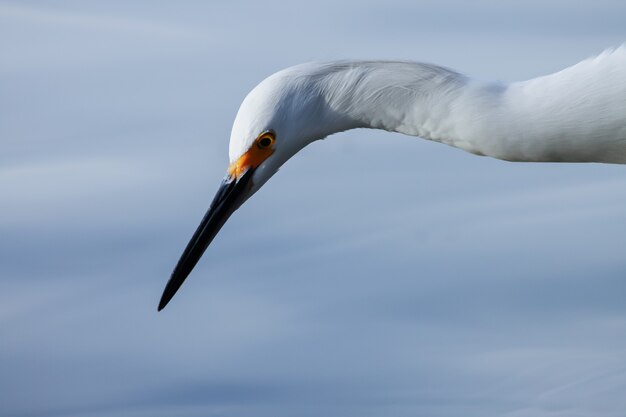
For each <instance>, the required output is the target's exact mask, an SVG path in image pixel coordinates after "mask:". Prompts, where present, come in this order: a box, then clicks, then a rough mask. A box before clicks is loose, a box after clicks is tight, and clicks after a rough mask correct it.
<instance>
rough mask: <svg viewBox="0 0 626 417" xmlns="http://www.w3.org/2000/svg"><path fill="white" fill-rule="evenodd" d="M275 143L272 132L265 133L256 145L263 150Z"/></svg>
mask: <svg viewBox="0 0 626 417" xmlns="http://www.w3.org/2000/svg"><path fill="white" fill-rule="evenodd" d="M273 143H274V134H273V133H271V132H267V133H263V134H262V135H261V136H259V138H258V139H257V140H256V144H257V146H258V147H259V148H261V149H267V148H269V147H270V146H272V144H273Z"/></svg>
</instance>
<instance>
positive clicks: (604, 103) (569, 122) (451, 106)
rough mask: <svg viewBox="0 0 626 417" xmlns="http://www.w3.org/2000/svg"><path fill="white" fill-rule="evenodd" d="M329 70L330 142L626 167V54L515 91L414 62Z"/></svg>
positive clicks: (325, 93) (322, 89)
mask: <svg viewBox="0 0 626 417" xmlns="http://www.w3.org/2000/svg"><path fill="white" fill-rule="evenodd" d="M320 68H321V69H322V70H323V71H322V72H321V73H320V74H318V77H313V78H314V79H315V80H316V81H315V82H316V86H317V88H316V90H317V91H318V92H319V93H320V94H321V96H322V97H323V100H324V102H325V104H326V106H325V107H326V111H325V117H324V123H325V124H326V126H329V129H330V131H324V132H321V134H320V136H325V135H328V134H331V133H335V132H338V131H343V130H347V129H351V128H358V127H369V128H374V129H384V130H387V131H394V132H400V133H404V134H407V135H413V136H420V137H422V138H425V139H431V140H435V141H438V142H442V143H445V144H448V145H451V146H455V147H458V148H461V149H464V150H466V151H469V152H472V153H476V154H479V155H488V156H492V157H495V158H499V159H505V160H512V161H544V162H546V161H555V162H565V161H567V162H611V163H626V48H624V47H622V48H619V49H617V50H615V51H613V52H612V53H611V52H607V53H604V54H602V55H600V56H599V57H597V58H595V59H593V60H587V61H583V62H581V63H579V64H577V65H575V66H573V67H570V68H567V69H565V70H563V71H561V72H558V73H555V74H552V75H549V76H545V77H540V78H536V79H532V80H529V81H525V82H520V83H513V84H510V85H505V84H499V83H481V82H477V81H474V80H472V79H470V78H468V77H466V76H464V75H461V74H458V73H456V72H454V71H451V70H448V69H445V68H442V67H438V66H433V65H427V64H418V63H407V62H335V63H329V64H323V65H322V67H320Z"/></svg>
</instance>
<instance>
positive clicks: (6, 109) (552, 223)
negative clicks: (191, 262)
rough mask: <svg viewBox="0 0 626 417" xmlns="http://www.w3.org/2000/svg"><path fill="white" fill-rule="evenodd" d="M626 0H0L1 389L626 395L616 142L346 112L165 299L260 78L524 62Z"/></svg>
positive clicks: (592, 27) (401, 401)
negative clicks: (429, 129)
mask: <svg viewBox="0 0 626 417" xmlns="http://www.w3.org/2000/svg"><path fill="white" fill-rule="evenodd" d="M624 21H626V3H624V2H623V1H621V0H619V1H617V0H616V1H610V0H601V1H593V2H591V1H580V2H571V1H536V0H530V1H526V2H524V3H523V4H522V3H521V2H511V3H507V2H496V1H490V0H481V1H475V2H463V1H459V0H457V1H454V0H453V1H419V2H418V1H404V0H388V1H385V2H375V1H369V0H361V1H356V0H351V1H345V2H340V1H330V0H319V1H316V2H284V1H273V0H266V1H262V2H252V1H237V0H234V1H228V2H226V1H224V2H217V1H216V2H200V1H187V2H151V1H135V2H83V1H71V0H60V1H47V2H36V1H19V2H17V1H14V2H0V51H1V57H2V59H1V60H0V138H1V139H0V140H1V144H2V152H0V195H1V198H0V415H2V416H13V417H21V416H24V417H25V416H105V417H113V416H120V417H121V416H131V417H132V416H136V417H139V416H156V417H159V416H173V415H175V416H182V417H187V416H218V415H219V416H278V417H280V416H342V417H343V416H360V417H361V416H428V417H452V416H464V417H473V416H476V417H478V416H481V417H482V416H494V415H498V416H509V417H527V416H528V417H530V416H533V417H537V416H539V417H543V416H550V417H555V416H558V417H564V416H568V417H569V416H576V417H580V416H590V417H591V416H593V417H598V416H602V417H605V416H624V415H625V414H624V413H626V411H624V410H626V395H624V393H625V392H626V258H625V257H624V247H626V233H625V232H626V193H625V192H624V190H625V189H626V169H625V168H624V167H623V166H610V165H601V164H561V165H559V164H515V163H507V162H502V161H498V160H493V159H488V158H481V157H477V156H473V155H470V154H467V153H464V152H462V151H459V150H456V149H452V148H449V147H446V146H444V145H440V144H435V143H431V142H428V141H424V140H417V139H414V138H409V137H405V136H401V135H398V134H390V133H386V132H382V131H367V130H355V131H350V132H346V133H342V134H340V135H336V136H335V137H332V138H330V139H328V140H325V141H320V142H317V143H315V144H313V145H311V146H310V147H307V148H306V149H305V150H304V151H303V152H302V153H300V154H298V155H297V156H296V157H295V158H294V159H293V160H292V161H290V162H289V163H287V164H286V165H285V166H284V167H283V169H281V172H280V173H279V174H277V175H276V176H275V177H274V178H273V179H272V180H271V181H270V182H269V183H268V184H267V185H266V186H265V187H264V189H263V190H262V191H260V192H259V193H258V194H256V195H255V196H254V197H253V198H252V199H251V200H249V201H248V202H247V203H246V204H245V205H244V206H243V207H242V208H241V209H240V210H239V211H238V212H237V213H236V214H235V215H234V216H233V217H232V218H231V220H230V221H229V223H228V224H227V225H226V226H225V227H224V229H223V230H222V232H221V233H220V235H219V236H218V237H217V239H216V240H215V242H214V243H213V245H212V246H211V248H209V250H208V251H207V253H206V254H205V256H204V258H203V259H202V261H201V262H200V263H199V265H198V266H197V268H196V270H195V271H194V273H193V274H192V275H191V277H190V278H189V279H188V280H187V282H186V283H185V285H184V286H183V287H182V289H181V291H180V292H179V293H178V295H177V296H176V297H175V298H174V300H173V302H172V303H170V305H169V306H168V307H167V308H166V309H165V310H164V311H163V312H161V313H157V311H156V306H157V302H158V299H159V297H160V295H161V291H162V289H163V287H164V285H165V282H166V281H167V279H168V277H169V274H170V272H171V270H172V268H173V267H174V265H175V263H176V261H177V260H178V257H179V255H180V254H181V253H182V250H183V248H184V246H185V245H186V243H187V241H188V240H189V238H190V237H191V234H192V233H193V231H194V230H195V227H196V226H197V224H198V223H199V221H200V218H201V217H202V215H203V214H204V212H205V210H206V208H207V206H208V204H209V202H210V199H211V198H212V196H213V193H214V192H215V190H216V189H217V186H218V185H219V182H220V180H221V178H222V177H223V175H224V172H225V169H226V166H227V163H228V157H227V154H228V151H227V149H228V138H229V135H230V128H231V125H232V121H233V119H234V116H235V114H236V111H237V109H238V106H239V104H240V102H241V100H242V99H243V97H244V96H245V95H246V94H247V92H248V91H249V90H250V89H252V88H253V87H254V86H255V85H256V84H257V83H258V82H259V81H260V80H262V79H263V78H264V77H266V76H268V75H269V74H271V73H273V72H274V71H277V70H279V69H282V68H284V67H286V66H290V65H293V64H297V63H301V62H305V61H311V60H327V59H335V58H364V59H365V58H376V59H410V60H417V61H426V62H433V63H437V64H441V65H444V66H449V67H452V68H454V69H457V70H459V71H461V72H464V73H467V74H469V75H472V76H476V77H479V78H484V79H499V80H502V81H516V80H522V79H527V78H531V77H534V76H537V75H542V74H545V73H549V72H553V71H557V70H559V69H561V68H564V67H566V66H568V65H571V64H574V63H576V62H578V61H579V60H581V59H584V58H586V57H589V56H592V55H594V54H597V53H599V52H601V51H602V50H603V49H604V48H606V47H610V46H617V45H619V44H621V43H622V42H624V40H625V39H626V32H625V30H624Z"/></svg>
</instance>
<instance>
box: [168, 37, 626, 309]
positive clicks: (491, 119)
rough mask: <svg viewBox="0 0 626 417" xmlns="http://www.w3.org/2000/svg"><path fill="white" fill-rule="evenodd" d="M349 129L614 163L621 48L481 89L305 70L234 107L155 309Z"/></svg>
mask: <svg viewBox="0 0 626 417" xmlns="http://www.w3.org/2000/svg"><path fill="white" fill-rule="evenodd" d="M354 128H371V129H382V130H386V131H390V132H398V133H403V134H406V135H411V136H419V137H421V138H424V139H429V140H433V141H437V142H441V143H444V144H447V145H450V146H454V147H457V148H460V149H463V150H465V151H468V152H471V153H473V154H477V155H484V156H490V157H493V158H498V159H503V160H507V161H532V162H604V163H616V164H624V163H626V45H622V46H621V47H618V48H616V49H612V50H606V51H604V52H603V53H601V54H600V55H598V56H596V57H593V58H590V59H587V60H584V61H582V62H579V63H578V64H576V65H573V66H571V67H568V68H566V69H564V70H562V71H559V72H556V73H553V74H550V75H546V76H542V77H537V78H533V79H530V80H527V81H522V82H515V83H510V84H506V83H501V82H485V81H478V80H475V79H472V78H470V77H468V76H465V75H463V74H461V73H458V72H456V71H453V70H450V69H448V68H444V67H441V66H437V65H432V64H425V63H416V62H400V61H352V60H343V61H333V62H323V63H319V62H318V63H307V64H302V65H297V66H294V67H291V68H287V69H285V70H282V71H279V72H277V73H275V74H273V75H271V76H270V77H268V78H266V79H265V80H264V81H262V82H261V83H260V84H259V85H258V86H256V87H255V88H254V89H253V90H252V91H251V92H250V93H249V94H248V95H247V96H246V98H245V99H244V101H243V102H242V104H241V107H240V108H239V111H238V113H237V116H236V118H235V121H234V124H233V128H232V132H231V136H230V146H229V157H230V165H229V167H228V170H227V173H226V176H225V178H224V180H223V181H222V183H221V185H220V187H219V189H218V191H217V194H216V195H215V197H214V199H213V201H212V203H211V205H210V207H209V209H208V211H207V213H206V215H205V216H204V218H203V219H202V221H201V223H200V226H199V227H198V229H197V230H196V232H195V233H194V235H193V237H192V238H191V241H190V242H189V244H188V245H187V247H186V248H185V250H184V252H183V254H182V256H181V258H180V260H179V261H178V263H177V265H176V267H175V268H174V271H173V272H172V275H171V277H170V279H169V281H168V282H167V285H166V287H165V290H164V292H163V295H162V297H161V300H160V303H159V307H158V309H159V311H160V310H162V309H163V308H164V307H165V306H166V305H167V303H168V302H169V301H170V300H171V299H172V297H173V296H174V294H175V293H176V291H177V290H178V289H179V288H180V286H181V284H182V283H183V281H184V280H185V279H186V278H187V276H188V275H189V274H190V273H191V271H192V269H193V268H194V266H195V265H196V263H197V262H198V260H199V259H200V257H201V256H202V254H203V253H204V251H205V250H206V248H207V247H208V246H209V244H210V243H211V241H212V240H213V238H214V237H215V235H216V234H217V233H218V232H219V230H220V228H221V227H222V226H223V225H224V223H225V222H226V220H228V218H229V217H230V215H231V214H232V213H233V212H234V211H235V210H236V209H237V208H239V207H240V206H241V204H243V203H244V202H245V201H246V200H247V199H248V198H249V197H250V196H252V195H253V194H254V193H255V192H257V191H258V190H259V188H261V187H262V186H263V184H265V182H266V181H267V180H268V179H269V178H270V177H272V175H274V174H275V173H276V172H277V171H278V169H279V168H280V167H281V166H282V165H283V164H284V163H285V162H286V161H287V160H288V159H289V158H291V157H292V156H293V155H294V154H295V153H296V152H298V151H299V150H301V149H302V148H304V147H305V146H306V145H308V144H310V143H311V142H313V141H316V140H318V139H323V138H325V137H327V136H329V135H331V134H333V133H338V132H342V131H346V130H349V129H354Z"/></svg>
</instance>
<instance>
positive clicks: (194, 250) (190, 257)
mask: <svg viewBox="0 0 626 417" xmlns="http://www.w3.org/2000/svg"><path fill="white" fill-rule="evenodd" d="M253 172H254V169H252V168H251V169H248V171H246V173H245V174H243V175H242V176H241V177H240V178H239V179H233V178H231V177H230V175H227V176H226V178H225V179H224V181H222V184H221V185H220V188H219V189H218V190H217V194H215V197H214V198H213V202H212V203H211V206H210V207H209V210H208V211H207V212H206V214H205V215H204V218H203V219H202V222H200V226H198V229H197V230H196V232H195V233H194V234H193V237H192V238H191V240H190V241H189V243H188V244H187V247H186V248H185V251H184V252H183V254H182V256H181V257H180V259H179V260H178V263H177V264H176V268H174V272H172V276H171V277H170V280H169V281H167V285H165V289H164V290H163V295H162V296H161V301H160V302H159V311H161V310H162V309H163V308H164V307H165V306H166V305H167V303H169V302H170V300H171V299H172V297H174V294H176V291H178V289H179V288H180V286H181V285H182V284H183V282H184V281H185V279H186V278H187V276H189V274H190V273H191V271H192V270H193V268H194V266H196V264H197V263H198V261H199V260H200V257H201V256H202V254H203V253H204V251H205V250H206V248H207V247H209V245H210V244H211V242H212V241H213V238H214V237H215V235H217V233H218V232H219V231H220V229H221V228H222V226H223V225H224V223H226V220H228V218H229V217H230V215H231V214H233V212H234V211H235V210H237V209H238V208H239V206H240V205H241V203H243V201H245V196H246V195H247V194H248V191H249V189H250V187H251V186H252V183H251V182H250V178H251V177H252V174H253Z"/></svg>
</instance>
